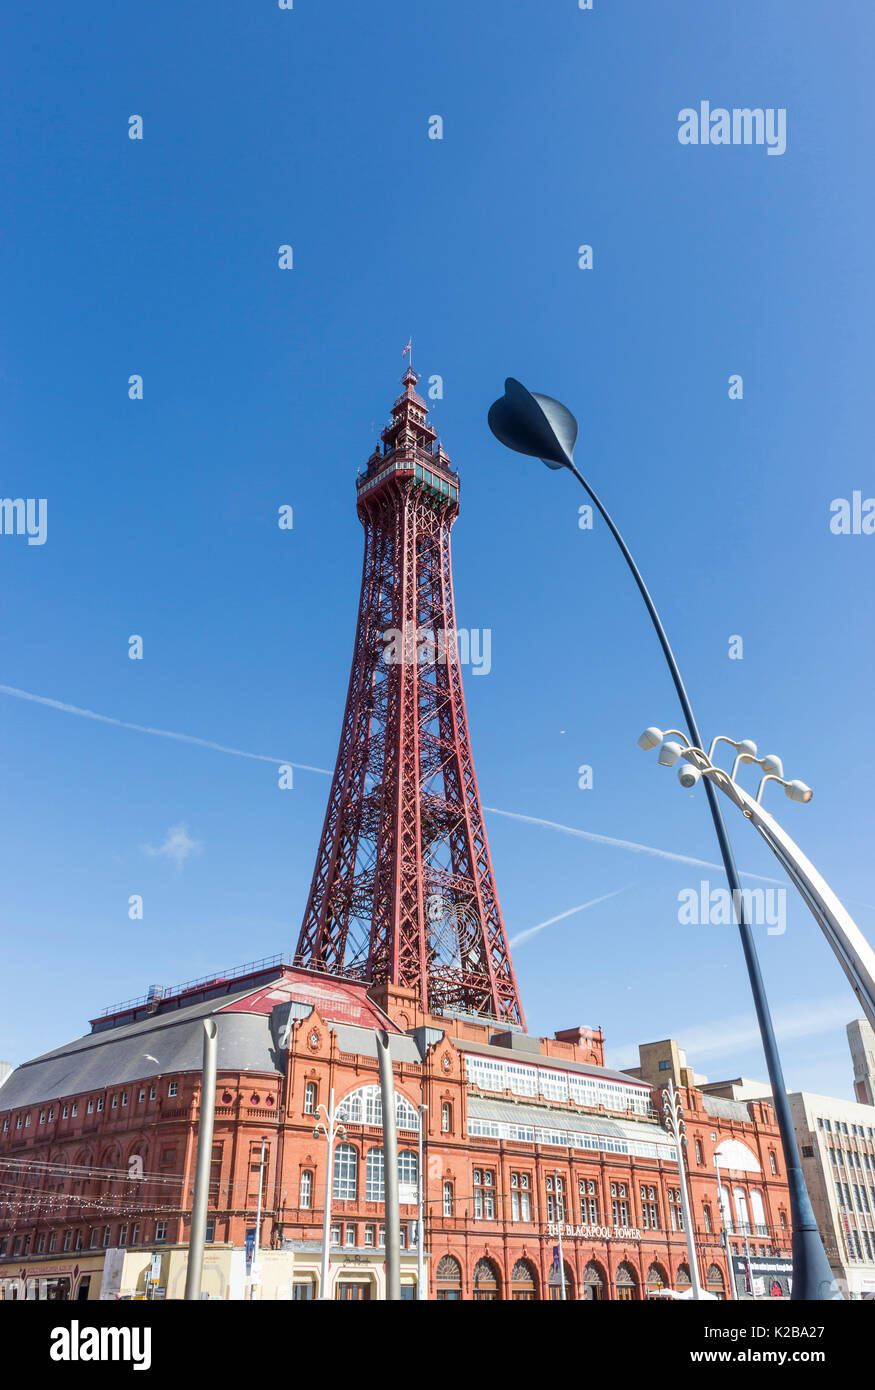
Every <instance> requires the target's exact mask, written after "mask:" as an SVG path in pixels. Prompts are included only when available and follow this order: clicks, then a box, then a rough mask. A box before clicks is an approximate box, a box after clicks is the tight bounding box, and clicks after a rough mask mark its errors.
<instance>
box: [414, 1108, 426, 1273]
mask: <svg viewBox="0 0 875 1390" xmlns="http://www.w3.org/2000/svg"><path fill="white" fill-rule="evenodd" d="M416 1108H417V1110H418V1111H419V1162H418V1165H417V1169H416V1176H417V1179H418V1182H417V1190H416V1198H417V1213H416V1297H417V1299H424V1298H425V1287H424V1284H425V1254H424V1245H425V1220H424V1216H423V1209H422V1208H423V1176H422V1121H423V1116H424V1115H427V1114H428V1106H427V1105H417V1107H416Z"/></svg>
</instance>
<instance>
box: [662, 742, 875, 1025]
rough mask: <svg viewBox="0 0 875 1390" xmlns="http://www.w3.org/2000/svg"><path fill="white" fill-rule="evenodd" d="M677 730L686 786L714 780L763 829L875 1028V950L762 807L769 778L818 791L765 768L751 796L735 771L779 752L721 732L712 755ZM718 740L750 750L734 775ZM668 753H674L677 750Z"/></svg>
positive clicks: (797, 790) (802, 791)
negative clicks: (722, 762)
mask: <svg viewBox="0 0 875 1390" xmlns="http://www.w3.org/2000/svg"><path fill="white" fill-rule="evenodd" d="M660 732H661V731H660V730H659V729H657V728H655V727H653V726H651V728H649V729H645V730H644V733H643V734H642V735H641V737H640V738H639V740H638V746H639V748H644V749H648V748H655V747H656V745H657V743H658V742H660V739H657V737H656V735H657V734H660ZM671 732H672V733H673V734H676V735H677V736H678V737H679V738H682V739H683V740H684V744H685V747H684V748H683V749H681V751H680V752H679V754H678V759H680V762H681V766H680V773H679V778H680V783H681V786H684V787H693V786H695V785H696V783H697V782H698V781H699V779H700V778H701V777H705V778H709V779H711V780H712V781H713V783H714V785H715V786H716V787H718V788H719V790H720V791H721V792H723V794H724V795H725V796H727V797H728V798H729V800H730V801H731V802H733V804H734V805H736V806H737V807H738V809H739V810H740V811H741V813H742V815H743V816H744V817H745V819H746V820H749V821H750V822H751V824H752V825H753V826H754V827H755V829H757V830H758V831H759V833H760V835H761V836H762V838H763V839H764V840H765V842H766V844H767V845H768V847H769V849H770V850H771V851H772V853H773V854H774V855H775V857H776V859H777V860H778V862H779V863H780V864H781V866H782V868H783V869H784V870H785V871H786V873H787V874H788V876H789V878H790V880H791V881H792V883H793V884H795V886H796V888H798V890H799V892H800V894H801V895H802V900H803V902H804V903H805V904H806V906H807V907H808V908H809V910H810V912H811V913H812V915H813V917H814V920H815V921H816V922H817V925H818V926H819V927H820V929H821V931H822V932H823V934H824V936H825V937H826V939H827V941H828V942H829V944H830V946H831V947H832V950H833V952H834V953H835V956H836V959H837V960H838V962H839V964H840V965H841V967H842V970H843V971H844V972H845V975H846V976H847V978H848V983H849V984H850V986H851V989H852V990H853V991H854V993H855V995H856V996H857V999H858V1000H859V1003H860V1005H861V1007H862V1009H863V1012H864V1013H865V1015H866V1017H867V1018H868V1020H869V1022H870V1023H871V1024H872V1027H873V1028H875V950H873V949H872V947H871V946H870V944H869V942H868V941H867V940H866V938H865V936H864V935H863V933H862V932H861V931H860V928H859V927H858V926H857V924H856V922H855V921H854V919H853V917H852V916H851V914H850V913H849V912H848V910H847V908H846V907H845V906H844V904H843V903H842V902H841V901H840V900H839V898H838V897H837V896H836V894H835V893H834V892H833V891H832V889H831V888H830V886H829V884H828V883H827V882H826V879H824V878H823V877H822V876H821V875H820V874H819V873H818V872H817V870H816V869H815V867H814V865H813V864H812V862H811V860H810V859H808V858H806V856H805V855H804V854H803V852H802V850H801V849H800V848H799V846H798V845H797V844H796V842H795V840H791V838H790V836H789V835H788V834H787V832H786V830H784V829H783V827H782V826H780V825H779V824H778V822H777V821H776V820H775V818H774V816H771V815H769V813H768V811H765V810H763V807H762V805H761V802H762V798H763V792H764V790H765V787H766V784H767V783H768V782H777V783H778V785H779V786H781V787H783V788H784V791H785V793H786V795H787V796H788V797H789V798H790V800H791V801H801V802H807V801H810V800H811V798H812V795H813V793H812V790H811V788H810V787H808V786H806V784H805V783H804V782H799V781H793V782H788V781H787V780H786V779H785V778H784V777H782V776H779V775H778V773H776V772H773V771H764V773H763V776H762V777H761V778H760V784H759V787H758V788H757V794H756V797H755V798H754V797H752V796H749V795H748V793H747V792H746V791H745V790H744V788H743V787H740V786H739V785H738V783H737V782H736V780H735V773H736V772H737V770H738V766H739V764H740V763H742V762H744V763H756V764H757V765H758V766H759V767H760V768H761V769H766V768H769V767H775V766H777V765H779V764H780V761H781V760H780V758H777V757H775V756H774V754H772V755H770V756H769V757H766V758H757V757H755V756H754V755H753V754H751V753H750V752H749V751H747V750H748V749H749V748H751V747H752V748H753V750H754V754H755V753H756V744H754V743H751V741H750V740H745V742H744V744H743V743H736V742H735V740H734V739H731V738H726V737H725V736H724V735H721V736H720V739H719V740H718V739H714V741H713V743H712V744H711V752H710V753H706V752H705V751H704V749H702V748H691V747H690V746H689V744H688V741H687V739H686V737H685V735H683V734H680V733H678V731H677V730H676V729H672V730H671ZM718 741H719V742H722V743H729V744H732V746H733V747H734V748H737V749H744V751H743V752H739V754H738V756H737V757H736V759H735V762H734V763H733V766H732V773H731V774H730V773H728V772H727V771H726V770H725V769H724V768H722V767H718V766H717V765H716V764H715V763H714V762H713V755H714V745H715V744H716V743H717V742H718ZM662 746H663V748H665V747H670V748H671V749H672V750H674V748H675V747H677V746H678V745H676V744H674V743H671V744H666V743H665V742H664V741H663V744H662ZM668 756H669V757H672V756H673V752H672V753H670V754H669V755H668ZM678 759H675V761H678ZM663 765H665V759H663Z"/></svg>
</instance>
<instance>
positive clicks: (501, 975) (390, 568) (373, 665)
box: [295, 366, 524, 1025]
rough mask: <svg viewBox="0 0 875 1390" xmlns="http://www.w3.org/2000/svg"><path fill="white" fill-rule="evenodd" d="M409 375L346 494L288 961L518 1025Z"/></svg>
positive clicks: (432, 435) (438, 461) (444, 535)
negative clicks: (343, 632)
mask: <svg viewBox="0 0 875 1390" xmlns="http://www.w3.org/2000/svg"><path fill="white" fill-rule="evenodd" d="M416 384H417V377H416V374H415V372H414V371H413V370H412V368H411V367H410V366H408V367H407V369H406V371H405V373H404V376H403V378H402V386H403V387H404V389H403V391H402V393H401V395H400V396H398V398H397V399H396V401H395V403H394V405H393V406H392V412H391V420H390V421H389V423H388V424H387V426H386V428H385V429H384V430H383V432H382V436H381V439H382V447H380V446H378V447H377V448H376V449H375V450H374V452H373V454H372V455H371V457H370V459H369V460H368V464H367V469H366V471H365V472H364V473H362V474H360V475H359V478H358V480H357V484H356V486H357V494H358V495H357V511H358V516H359V519H360V521H361V523H362V525H363V527H364V532H365V537H364V539H365V547H364V563H363V567H362V587H361V595H360V598H359V610H358V622H357V626H356V635H355V643H354V648H353V659H352V670H351V673H350V681H349V691H348V693H347V700H346V708H345V711H344V716H343V725H342V730H341V736H340V748H339V750H338V755H337V765H336V767H335V772H334V777H333V780H332V784H331V791H330V794H329V798H328V808H327V811H326V814H325V823H324V825H323V829H322V838H321V841H320V845H319V850H318V853H317V856H316V867H315V870H314V873H313V881H312V885H311V888H310V896H309V899H308V902H307V908H306V912H305V914H304V921H303V925H302V927H301V933H300V937H299V940H298V949H297V954H296V958H295V959H296V963H298V964H300V965H305V966H310V967H312V968H314V969H317V970H321V971H325V972H328V973H333V974H338V975H346V976H354V977H358V978H361V979H366V980H369V981H373V982H374V983H384V982H389V983H391V984H395V985H400V986H404V987H406V988H409V989H412V990H414V991H415V993H416V995H417V998H418V1001H419V1004H420V1007H421V1008H422V1009H423V1010H425V1011H426V1012H431V1013H435V1014H447V1013H462V1014H466V1015H472V1016H475V1017H483V1018H490V1019H497V1020H500V1021H502V1022H504V1023H505V1024H510V1025H522V1024H523V1021H524V1020H523V1011H522V1005H521V1003H520V1000H519V995H518V992H517V985H516V979H515V976H514V970H513V964H512V962H511V958H510V949H509V947H508V942H507V936H506V933H505V929H504V922H503V920H502V916H501V908H500V906H499V902H498V894H497V892H496V889H495V880H494V875H493V870H492V860H491V857H490V854H489V845H488V841H487V838H486V828H485V825H484V822H483V810H482V806H481V803H480V793H479V791H478V788H477V779H476V776H475V772H474V763H473V759H472V756H471V747H470V738H469V733H468V721H467V716H466V713H465V699H464V693H463V689H462V675H461V668H460V664H459V653H458V647H457V641H456V620H455V606H454V600H453V580H452V565H451V557H450V530H451V527H452V525H453V523H454V521H455V519H456V517H457V515H458V511H459V476H458V474H457V473H456V471H455V470H454V469H453V467H452V465H451V463H450V459H449V456H448V455H447V454H446V452H445V451H444V449H443V447H442V446H441V444H440V442H439V440H438V438H437V433H436V431H435V430H434V428H433V427H432V425H431V423H430V422H429V419H428V409H427V406H426V404H425V401H424V400H423V399H422V397H421V396H419V395H418V394H417V391H416Z"/></svg>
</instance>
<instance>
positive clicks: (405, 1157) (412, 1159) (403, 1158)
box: [398, 1149, 419, 1204]
mask: <svg viewBox="0 0 875 1390" xmlns="http://www.w3.org/2000/svg"><path fill="white" fill-rule="evenodd" d="M418 1167H419V1164H418V1161H417V1157H416V1154H415V1153H414V1152H413V1150H412V1149H402V1150H401V1152H400V1153H399V1155H398V1182H399V1184H400V1183H403V1184H404V1185H405V1187H406V1188H407V1192H406V1193H404V1192H403V1191H402V1192H400V1193H399V1197H398V1200H399V1202H404V1200H405V1198H406V1200H407V1202H408V1204H409V1203H410V1202H411V1201H414V1202H415V1201H416V1188H417V1169H418ZM411 1188H412V1189H413V1192H412V1193H411V1190H410V1189H411Z"/></svg>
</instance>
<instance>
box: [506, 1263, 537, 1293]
mask: <svg viewBox="0 0 875 1390" xmlns="http://www.w3.org/2000/svg"><path fill="white" fill-rule="evenodd" d="M510 1284H511V1290H510V1296H511V1299H513V1300H514V1301H516V1302H517V1303H533V1302H534V1300H535V1287H536V1286H535V1271H534V1270H533V1269H532V1266H531V1265H530V1264H529V1262H528V1260H517V1262H516V1264H515V1265H514V1267H513V1273H512V1274H511V1276H510Z"/></svg>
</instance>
